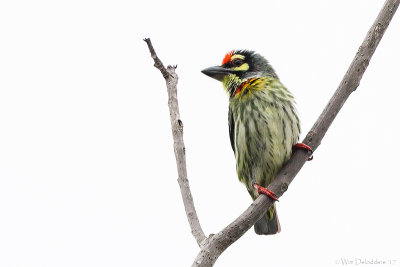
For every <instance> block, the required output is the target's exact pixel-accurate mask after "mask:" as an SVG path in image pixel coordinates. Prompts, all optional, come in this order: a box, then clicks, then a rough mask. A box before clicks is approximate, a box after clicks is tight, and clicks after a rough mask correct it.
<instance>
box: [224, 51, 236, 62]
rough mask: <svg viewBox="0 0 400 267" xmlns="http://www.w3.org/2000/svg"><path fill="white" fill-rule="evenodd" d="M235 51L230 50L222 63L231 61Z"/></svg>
mask: <svg viewBox="0 0 400 267" xmlns="http://www.w3.org/2000/svg"><path fill="white" fill-rule="evenodd" d="M233 53H234V51H233V50H232V51H230V52H229V53H227V54H226V55H225V57H224V59H223V60H222V65H224V64H226V63H229V62H230V61H231V57H232V56H233Z"/></svg>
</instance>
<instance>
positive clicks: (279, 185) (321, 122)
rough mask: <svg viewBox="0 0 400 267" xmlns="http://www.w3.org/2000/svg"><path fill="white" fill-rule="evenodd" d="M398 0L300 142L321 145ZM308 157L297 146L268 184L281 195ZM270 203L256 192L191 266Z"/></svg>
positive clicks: (208, 257) (210, 256) (205, 262)
mask: <svg viewBox="0 0 400 267" xmlns="http://www.w3.org/2000/svg"><path fill="white" fill-rule="evenodd" d="M399 2H400V0H387V1H386V2H385V4H384V6H383V8H382V9H381V11H380V12H379V14H378V17H377V18H376V20H375V22H374V23H373V25H372V26H371V28H370V30H369V31H368V34H367V36H366V37H365V39H364V41H363V43H362V44H361V46H360V48H359V49H358V52H357V54H356V56H355V57H354V59H353V62H352V63H351V65H350V67H349V69H348V70H347V72H346V74H345V76H344V77H343V80H342V82H341V83H340V85H339V87H338V89H337V90H336V92H335V93H334V95H333V96H332V98H331V100H330V101H329V103H328V104H327V106H326V107H325V109H324V110H323V111H322V113H321V115H320V116H319V118H318V120H317V121H316V123H315V124H314V126H313V127H312V128H311V130H310V131H309V133H308V134H307V136H306V138H305V139H304V141H303V143H305V144H308V145H309V146H310V147H311V148H312V149H313V150H314V151H315V150H316V149H317V147H318V146H319V145H320V143H321V140H322V138H323V137H324V135H325V133H326V132H327V130H328V128H329V126H330V125H331V124H332V122H333V120H334V119H335V117H336V115H337V114H338V113H339V110H340V109H341V108H342V106H343V105H344V103H345V102H346V100H347V98H348V97H349V96H350V94H351V93H352V92H354V91H355V90H356V89H357V87H358V85H359V84H360V80H361V78H362V76H363V74H364V72H365V70H366V69H367V67H368V64H369V61H370V59H371V57H372V55H373V54H374V52H375V49H376V47H377V46H378V44H379V42H380V40H381V39H382V36H383V34H384V33H385V30H386V29H387V27H388V25H389V23H390V21H391V19H392V17H393V15H394V13H395V12H396V10H397V8H398V6H399ZM307 157H308V156H307V152H306V151H304V150H296V151H295V153H293V156H292V157H291V159H290V160H289V161H288V162H287V164H286V165H285V166H284V167H283V168H282V170H281V171H280V172H279V174H278V175H277V177H276V178H275V179H274V180H273V182H272V183H271V184H270V185H269V186H268V188H269V189H270V190H272V191H273V192H275V193H276V195H277V196H278V197H280V196H281V195H282V194H283V193H284V192H285V191H286V190H287V188H288V186H289V184H290V183H291V182H292V180H293V179H294V177H295V176H296V174H297V173H298V172H299V171H300V169H301V168H302V167H303V165H304V163H305V162H306V160H307ZM272 203H273V201H272V199H270V198H268V197H266V196H265V195H261V196H259V197H258V198H257V199H256V200H255V201H254V202H253V204H251V206H250V207H249V208H247V210H246V211H245V212H243V213H242V215H240V216H239V217H238V218H237V219H236V220H235V221H233V222H232V223H231V224H229V225H228V226H227V227H225V228H224V229H223V230H222V231H221V232H219V233H217V234H216V235H214V236H212V237H211V238H209V240H207V241H208V242H207V244H206V245H205V246H203V247H202V248H201V250H200V253H199V254H198V255H197V258H196V260H195V261H194V263H193V265H192V266H212V265H213V264H214V263H215V261H216V260H217V258H218V257H219V256H220V255H221V254H222V252H224V251H225V249H227V248H228V247H229V246H230V245H231V244H233V243H234V242H235V241H236V240H238V239H239V238H240V237H241V236H242V235H243V234H244V233H245V232H246V231H247V230H248V229H249V228H250V227H251V226H252V225H253V224H254V223H255V222H256V221H257V220H258V219H260V218H261V216H262V215H263V214H264V213H265V212H266V210H267V209H268V208H269V206H270V205H272Z"/></svg>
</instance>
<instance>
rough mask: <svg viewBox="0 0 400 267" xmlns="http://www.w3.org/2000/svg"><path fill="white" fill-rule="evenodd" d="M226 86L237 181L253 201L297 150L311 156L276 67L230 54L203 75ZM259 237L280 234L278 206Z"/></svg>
mask: <svg viewBox="0 0 400 267" xmlns="http://www.w3.org/2000/svg"><path fill="white" fill-rule="evenodd" d="M202 73H204V74H205V75H207V76H209V77H211V78H214V79H216V80H218V81H220V82H222V86H223V88H224V90H225V91H226V93H227V94H228V96H229V108H228V126H229V137H230V143H231V146H232V150H233V152H234V155H235V159H236V171H237V175H238V178H239V180H240V181H241V182H242V183H244V185H245V186H246V188H247V191H248V192H249V194H250V196H251V197H252V199H253V200H255V199H256V198H257V197H258V195H259V194H266V195H268V196H269V197H271V198H272V199H274V200H277V198H276V195H275V193H274V192H272V191H271V190H269V189H267V187H268V185H269V184H270V183H271V181H272V180H273V179H274V178H275V176H276V175H277V174H278V172H279V171H280V169H281V168H282V166H283V165H284V164H285V163H286V162H287V161H288V160H289V158H290V156H291V154H292V149H293V148H301V149H306V150H308V151H311V152H312V150H311V148H310V147H309V146H308V145H306V144H303V143H297V141H298V140H299V135H300V121H299V117H298V113H297V110H296V107H295V99H294V96H293V95H292V93H291V92H290V91H289V90H288V89H287V88H286V87H285V86H284V85H283V84H282V83H281V81H280V80H279V77H278V75H277V74H276V72H275V70H274V68H273V67H272V66H271V65H270V63H269V62H268V60H266V59H265V58H264V57H263V56H262V55H260V54H258V53H256V52H255V51H251V50H232V51H230V52H228V53H227V54H226V55H225V56H224V58H223V60H222V64H221V65H219V66H213V67H209V68H206V69H204V70H202ZM254 230H255V232H256V234H259V235H272V234H276V233H279V232H280V230H281V226H280V223H279V219H278V215H277V211H276V205H275V202H274V204H273V205H271V206H270V208H269V209H268V210H267V212H266V214H265V215H264V216H262V217H261V218H260V219H259V220H258V221H257V222H256V223H255V225H254Z"/></svg>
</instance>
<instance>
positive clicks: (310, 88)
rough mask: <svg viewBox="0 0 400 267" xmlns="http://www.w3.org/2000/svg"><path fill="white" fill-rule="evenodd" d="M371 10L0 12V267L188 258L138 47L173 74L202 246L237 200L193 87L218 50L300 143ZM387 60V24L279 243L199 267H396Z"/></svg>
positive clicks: (257, 242) (80, 7)
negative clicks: (290, 100)
mask: <svg viewBox="0 0 400 267" xmlns="http://www.w3.org/2000/svg"><path fill="white" fill-rule="evenodd" d="M383 2H384V1H372V0H370V1H365V0H363V1H353V0H351V1H349V0H347V1H344V0H342V1H321V0H319V1H291V2H289V1H285V2H284V1H252V0H249V1H198V2H189V1H174V0H172V1H147V2H142V3H141V4H137V3H135V2H134V1H87V0H84V1H7V0H6V1H2V2H1V4H0V266H4V267H8V266H21V267H22V266H23V267H25V266H26V267H28V266H38V267H46V266H57V267H58V266H60V267H61V266H74V267H78V266H82V267H83V266H85V267H86V266H121V267H122V266H190V265H191V263H192V261H193V259H194V258H195V256H196V254H197V252H198V247H197V244H196V242H195V240H194V239H193V237H192V236H191V233H190V229H189V226H188V223H187V220H186V216H185V213H184V209H183V205H182V201H181V196H180V192H179V186H178V184H177V182H176V179H177V172H176V165H175V158H174V154H173V149H172V137H171V130H170V122H169V113H168V107H167V93H166V88H165V82H164V80H163V78H162V76H161V74H160V72H159V71H158V70H157V69H155V68H154V67H153V62H152V59H151V57H150V55H149V52H148V50H147V46H146V44H145V42H143V40H142V39H143V38H145V37H151V39H152V41H153V44H154V46H155V49H156V51H157V52H158V55H159V56H160V58H161V59H162V60H163V62H164V63H165V64H178V68H177V73H178V75H179V77H180V80H179V87H178V94H179V103H180V109H181V110H180V111H181V117H182V120H183V123H184V139H185V144H186V151H187V163H188V175H189V179H190V185H191V188H192V193H193V196H194V200H195V204H196V208H197V211H198V215H199V218H200V221H201V224H202V226H203V228H204V230H205V232H206V233H207V235H208V234H210V233H216V232H218V231H219V230H220V229H222V228H223V227H225V226H226V225H227V224H228V223H230V222H231V221H232V220H234V219H235V218H236V217H237V216H239V214H240V213H241V212H243V211H244V210H245V209H246V208H247V207H248V206H249V204H250V203H251V199H250V197H249V196H248V194H247V191H246V190H245V188H244V186H243V185H242V184H240V183H239V181H238V180H237V177H236V173H235V161H234V156H233V153H232V151H231V147H230V144H229V137H228V126H227V106H228V98H227V96H226V94H225V93H224V91H223V89H222V86H221V84H219V83H218V82H217V81H215V80H213V79H210V78H209V77H207V76H205V75H203V74H202V73H201V72H200V70H201V69H203V68H205V67H208V66H212V65H217V64H220V63H221V61H222V58H223V56H224V54H225V53H226V52H227V51H229V50H231V49H244V48H246V49H252V50H256V51H258V52H259V53H261V54H262V55H264V56H265V57H266V58H268V59H269V61H270V63H271V64H272V65H273V66H274V68H275V69H276V71H277V73H278V75H279V76H280V78H281V81H282V82H283V83H284V84H285V85H286V86H287V87H288V88H289V90H291V91H292V93H293V94H294V95H295V96H296V99H297V103H298V104H297V106H298V110H299V114H300V117H301V120H302V128H303V133H302V137H304V136H305V134H306V133H307V131H308V130H309V129H310V128H311V126H312V125H313V123H314V121H315V120H316V119H317V117H318V116H319V114H320V113H321V111H322V109H323V107H324V106H325V104H326V103H327V101H328V100H329V98H330V97H331V95H332V94H333V92H334V91H335V90H336V88H337V86H338V84H339V82H340V80H341V78H342V77H343V75H344V74H345V72H346V70H347V68H348V66H349V64H350V62H351V60H352V59H353V57H354V55H355V53H356V52H357V49H358V47H359V45H360V44H361V42H362V40H363V38H364V36H365V34H366V33H367V31H368V29H369V27H370V26H371V24H372V23H373V21H374V19H375V18H376V16H377V14H378V12H379V10H380V8H381V7H382V5H383ZM399 12H400V11H399ZM399 47H400V14H396V16H395V17H394V19H393V21H392V23H391V25H390V26H389V29H388V30H387V32H386V34H385V36H384V38H383V40H382V42H381V43H380V45H379V47H378V49H377V51H376V53H375V55H374V57H373V59H372V60H371V62H370V66H369V67H368V69H367V71H366V73H365V75H364V77H363V79H362V81H361V84H360V86H359V88H358V90H357V91H356V92H355V93H354V94H353V95H352V96H351V97H350V99H349V100H348V101H347V102H346V104H345V106H344V108H343V109H342V111H341V112H340V114H339V115H338V117H337V118H336V120H335V121H334V123H333V124H332V127H331V128H330V129H329V131H328V133H327V135H326V136H325V138H324V139H323V141H322V144H321V146H320V147H319V148H318V150H317V151H316V152H315V155H314V160H313V161H312V162H309V163H307V164H306V166H305V167H304V168H303V169H302V170H301V172H300V173H299V175H298V176H297V177H296V179H295V180H294V182H293V183H292V184H291V186H290V187H289V190H288V191H287V193H286V194H285V195H284V196H283V197H282V198H281V201H280V202H279V203H278V213H279V218H280V221H281V225H282V232H281V233H280V234H278V235H275V236H268V237H266V236H257V235H256V234H255V233H254V231H253V229H251V230H250V231H248V232H247V233H246V234H245V235H244V236H243V237H242V238H241V239H240V240H239V241H238V242H236V243H235V244H233V245H232V246H231V247H230V248H228V250H227V251H226V252H225V253H224V254H223V255H222V256H221V257H220V258H219V259H218V261H217V264H216V266H342V265H343V264H342V262H341V260H356V259H357V258H358V259H364V258H366V259H369V260H370V259H377V260H380V261H385V260H386V261H387V260H397V262H396V263H395V264H396V265H397V266H400V252H399V249H398V248H399V247H400V244H399V243H400V241H399V240H400V228H399V225H400V215H399V201H400V196H399V185H400V182H399V178H400V175H399V173H398V164H399V150H400V143H399V131H400V126H399V114H400V107H399V97H400V93H399V90H400V85H399V80H398V79H399V61H400V52H399V51H400V50H399ZM388 265H389V264H388V263H387V265H379V266H388ZM364 266H367V265H364ZM374 266H377V265H376V264H375V265H374Z"/></svg>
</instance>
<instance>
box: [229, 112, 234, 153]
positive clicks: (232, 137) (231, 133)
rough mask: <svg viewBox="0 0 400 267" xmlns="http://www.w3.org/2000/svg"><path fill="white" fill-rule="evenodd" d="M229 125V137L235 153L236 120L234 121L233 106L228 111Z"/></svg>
mask: <svg viewBox="0 0 400 267" xmlns="http://www.w3.org/2000/svg"><path fill="white" fill-rule="evenodd" d="M228 125H229V138H230V139H231V146H232V150H233V153H235V122H234V121H233V113H232V109H231V107H229V111H228Z"/></svg>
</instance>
